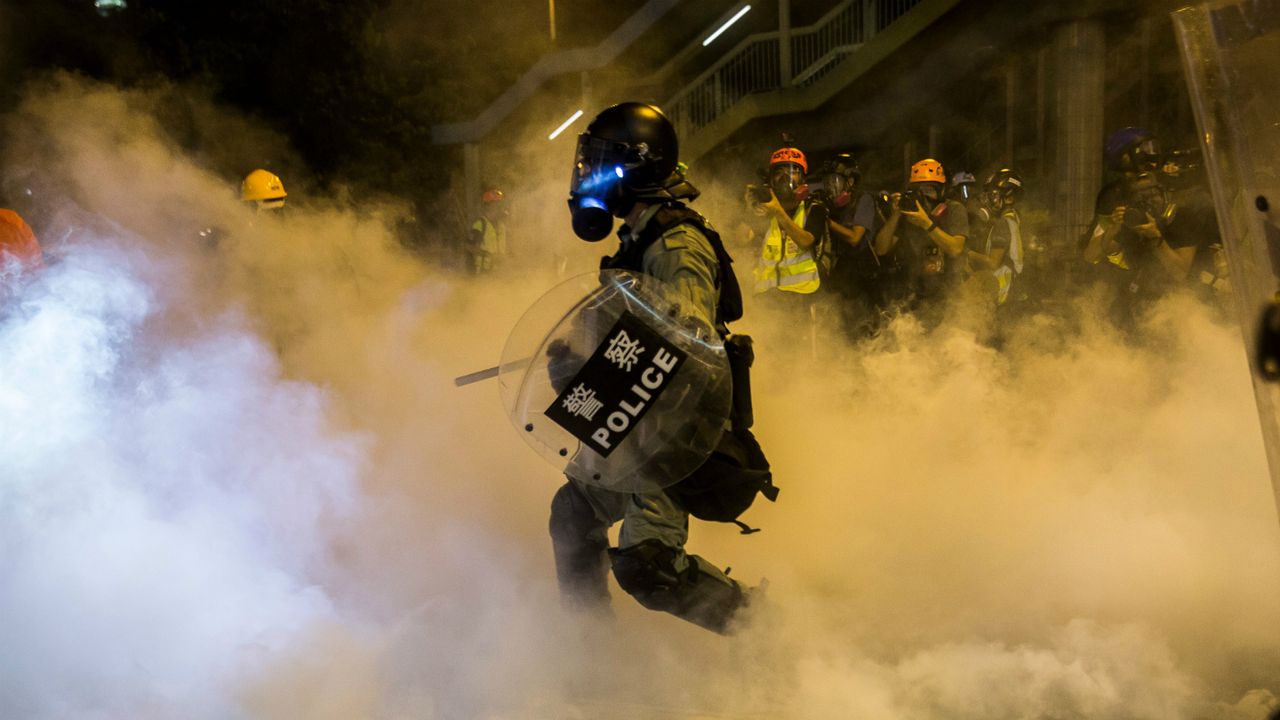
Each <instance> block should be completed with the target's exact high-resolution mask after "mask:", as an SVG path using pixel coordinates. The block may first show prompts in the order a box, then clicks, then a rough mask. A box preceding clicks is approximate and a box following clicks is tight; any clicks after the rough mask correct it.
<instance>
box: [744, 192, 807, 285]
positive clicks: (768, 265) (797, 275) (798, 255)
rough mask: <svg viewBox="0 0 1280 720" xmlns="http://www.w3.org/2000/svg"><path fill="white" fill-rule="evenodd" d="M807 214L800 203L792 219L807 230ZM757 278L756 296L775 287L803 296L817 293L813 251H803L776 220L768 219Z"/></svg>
mask: <svg viewBox="0 0 1280 720" xmlns="http://www.w3.org/2000/svg"><path fill="white" fill-rule="evenodd" d="M807 214H808V208H807V207H806V205H805V204H804V203H800V205H799V206H798V207H797V208H796V211H795V215H793V216H792V220H794V221H795V223H796V225H799V226H800V227H804V220H805V216H806V215H807ZM755 275H756V292H757V293H762V292H767V291H769V290H772V289H774V288H777V289H778V290H781V291H783V292H792V293H799V294H801V295H807V294H809V293H815V292H817V291H818V285H819V280H818V262H817V261H816V260H814V257H813V251H812V249H809V250H804V249H801V247H800V246H799V245H797V244H796V241H795V240H792V239H791V238H789V237H787V236H786V235H785V234H784V233H783V232H782V228H781V227H779V226H778V219H777V218H771V219H770V220H769V232H768V233H767V234H766V235H765V236H764V247H763V248H762V249H761V252H760V263H759V264H758V265H757V266H756V273H755Z"/></svg>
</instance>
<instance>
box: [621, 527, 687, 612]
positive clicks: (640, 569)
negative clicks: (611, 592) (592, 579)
mask: <svg viewBox="0 0 1280 720" xmlns="http://www.w3.org/2000/svg"><path fill="white" fill-rule="evenodd" d="M609 557H610V558H611V560H612V561H613V577H614V578H615V579H616V580H617V581H618V587H620V588H622V589H623V590H624V591H625V592H626V593H627V594H628V595H631V596H633V597H635V598H636V599H637V600H639V601H640V604H641V605H644V606H645V607H647V608H650V609H652V610H668V609H669V607H668V606H669V605H671V604H672V602H673V601H674V599H675V591H676V590H677V588H678V587H679V586H680V583H681V582H682V578H681V576H680V573H679V572H677V571H676V566H675V559H676V551H675V550H673V549H671V548H669V547H667V546H666V545H663V544H662V543H660V542H658V541H657V540H645V541H644V542H642V543H640V544H639V545H633V546H631V547H629V548H622V549H618V550H610V551H609Z"/></svg>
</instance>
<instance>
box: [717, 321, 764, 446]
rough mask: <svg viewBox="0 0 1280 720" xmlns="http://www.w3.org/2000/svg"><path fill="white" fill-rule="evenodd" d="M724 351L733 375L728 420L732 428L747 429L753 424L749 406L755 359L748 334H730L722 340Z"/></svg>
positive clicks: (753, 418)
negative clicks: (731, 403)
mask: <svg viewBox="0 0 1280 720" xmlns="http://www.w3.org/2000/svg"><path fill="white" fill-rule="evenodd" d="M724 351H725V354H726V355H727V356H728V357H729V372H730V374H731V375H732V376H733V406H732V408H731V409H730V410H729V422H730V423H731V424H732V426H733V429H734V430H749V429H751V426H752V425H754V424H755V414H754V412H753V410H752V407H751V366H752V365H753V364H755V361H756V351H755V349H754V348H753V347H752V341H751V336H750V335H730V336H729V337H728V338H727V339H726V340H725V341H724Z"/></svg>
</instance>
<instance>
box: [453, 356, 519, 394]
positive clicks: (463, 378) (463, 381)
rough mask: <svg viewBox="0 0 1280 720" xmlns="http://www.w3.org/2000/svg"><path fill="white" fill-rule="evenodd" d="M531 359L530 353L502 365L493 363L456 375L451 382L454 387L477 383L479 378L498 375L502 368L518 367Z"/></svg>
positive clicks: (484, 378)
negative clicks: (481, 368) (489, 365)
mask: <svg viewBox="0 0 1280 720" xmlns="http://www.w3.org/2000/svg"><path fill="white" fill-rule="evenodd" d="M532 359H533V356H532V355H530V356H529V357H527V358H521V359H520V360H512V361H511V362H509V363H504V364H502V365H494V366H493V367H491V368H485V369H484V370H477V371H475V372H473V373H467V374H466V375H459V376H458V377H456V378H454V379H453V384H454V385H455V386H456V387H462V386H463V385H470V384H471V383H478V382H480V381H481V380H488V379H489V378H491V377H498V373H501V372H502V371H504V370H511V369H512V368H517V367H520V366H521V365H524V364H526V363H528V362H529V361H530V360H532Z"/></svg>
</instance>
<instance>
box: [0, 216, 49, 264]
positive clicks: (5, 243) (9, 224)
mask: <svg viewBox="0 0 1280 720" xmlns="http://www.w3.org/2000/svg"><path fill="white" fill-rule="evenodd" d="M7 256H12V257H13V258H15V259H16V260H17V261H18V262H19V263H21V264H22V266H23V267H24V268H26V269H27V270H35V269H39V268H42V267H44V253H42V252H41V251H40V241H38V240H36V234H35V233H33V232H31V227H30V226H29V225H27V223H26V221H24V220H23V219H22V216H21V215H19V214H18V213H16V212H14V211H12V210H0V270H3V269H4V265H5V264H6V263H7V262H8V257H7Z"/></svg>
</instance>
